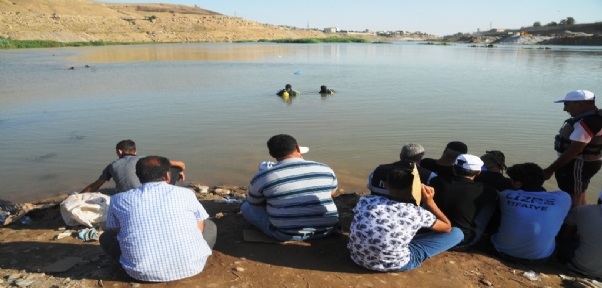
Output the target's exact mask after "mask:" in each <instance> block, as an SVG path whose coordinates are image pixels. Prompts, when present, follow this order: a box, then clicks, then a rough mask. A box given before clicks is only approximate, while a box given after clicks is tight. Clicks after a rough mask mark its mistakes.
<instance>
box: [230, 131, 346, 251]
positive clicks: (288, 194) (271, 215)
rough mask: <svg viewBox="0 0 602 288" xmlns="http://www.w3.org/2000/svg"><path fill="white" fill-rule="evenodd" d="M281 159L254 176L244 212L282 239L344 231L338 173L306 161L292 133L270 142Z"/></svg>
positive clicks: (269, 147) (272, 152) (262, 227)
mask: <svg viewBox="0 0 602 288" xmlns="http://www.w3.org/2000/svg"><path fill="white" fill-rule="evenodd" d="M268 150H269V152H270V156H272V157H274V158H276V161H277V162H276V163H275V164H273V165H272V166H271V168H269V169H264V170H260V171H259V172H257V174H255V176H253V178H252V179H251V186H250V187H249V194H248V195H247V202H245V203H244V204H243V205H242V206H241V207H240V210H241V212H242V216H243V217H244V218H245V219H247V221H249V222H250V223H251V224H253V225H254V226H255V227H257V228H259V229H260V230H261V231H263V232H264V233H265V234H267V235H269V236H271V237H272V238H275V239H276V240H279V241H289V240H313V239H319V238H324V237H326V236H329V235H332V234H334V233H337V232H338V231H339V229H338V217H339V214H338V211H337V207H336V205H335V204H334V201H333V200H332V196H333V195H334V194H335V193H336V190H337V187H338V184H337V177H336V176H335V175H334V172H333V171H332V169H330V167H328V166H327V165H325V164H322V163H318V162H314V161H306V160H304V159H303V156H302V155H301V153H302V152H303V151H302V149H301V147H300V146H299V145H297V140H295V138H293V137H292V136H290V135H285V134H280V135H276V136H273V137H272V138H270V140H269V141H268Z"/></svg>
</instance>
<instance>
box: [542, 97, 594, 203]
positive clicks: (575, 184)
mask: <svg viewBox="0 0 602 288" xmlns="http://www.w3.org/2000/svg"><path fill="white" fill-rule="evenodd" d="M554 103H563V104H564V111H566V112H568V113H569V114H570V115H571V118H569V119H567V120H566V121H564V124H563V125H562V128H560V132H559V133H558V135H556V141H555V142H554V150H556V151H557V152H558V159H556V161H554V163H552V164H551V165H550V166H549V167H548V168H546V169H544V179H545V180H547V179H550V178H551V177H552V174H554V175H555V176H556V181H557V182H558V188H560V190H562V191H566V192H567V193H569V194H570V195H571V200H572V202H573V207H575V206H579V205H586V204H587V203H586V201H585V190H586V189H587V186H588V185H589V181H590V179H591V178H592V177H593V176H594V175H595V174H596V173H597V172H598V171H599V170H600V167H601V166H602V161H601V160H600V151H601V150H602V112H601V111H600V110H598V107H596V103H595V95H594V93H593V92H591V91H587V90H575V91H572V92H570V93H569V94H567V95H566V97H565V98H564V99H563V100H558V101H556V102H554Z"/></svg>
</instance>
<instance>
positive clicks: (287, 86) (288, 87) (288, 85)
mask: <svg viewBox="0 0 602 288" xmlns="http://www.w3.org/2000/svg"><path fill="white" fill-rule="evenodd" d="M284 89H293V86H291V84H286V86H284Z"/></svg>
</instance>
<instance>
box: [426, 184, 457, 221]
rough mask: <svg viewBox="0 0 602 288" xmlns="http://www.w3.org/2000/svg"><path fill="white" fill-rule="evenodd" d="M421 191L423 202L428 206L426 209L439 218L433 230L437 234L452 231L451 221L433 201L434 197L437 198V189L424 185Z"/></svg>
mask: <svg viewBox="0 0 602 288" xmlns="http://www.w3.org/2000/svg"><path fill="white" fill-rule="evenodd" d="M420 190H421V192H422V200H423V201H424V202H423V203H424V204H425V205H426V208H427V209H428V210H429V211H431V213H433V215H435V217H437V220H436V221H435V224H433V226H432V227H431V230H433V231H437V232H449V231H451V229H452V226H451V222H450V221H449V219H447V217H446V216H445V214H443V212H441V210H439V207H437V204H436V203H435V201H434V200H433V196H435V188H433V187H431V186H426V185H424V184H422V187H421V189H420Z"/></svg>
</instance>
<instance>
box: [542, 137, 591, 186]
mask: <svg viewBox="0 0 602 288" xmlns="http://www.w3.org/2000/svg"><path fill="white" fill-rule="evenodd" d="M586 145H587V143H585V142H577V141H571V145H569V148H568V149H566V151H564V152H562V154H560V156H558V159H556V161H554V163H552V164H551V165H550V166H548V168H546V169H544V170H543V176H544V180H548V179H550V178H551V177H552V175H553V174H554V172H555V171H556V170H558V168H560V167H562V166H563V165H565V164H566V163H569V162H571V161H572V160H573V159H575V157H577V156H578V155H579V154H581V152H583V148H585V146H586Z"/></svg>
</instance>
